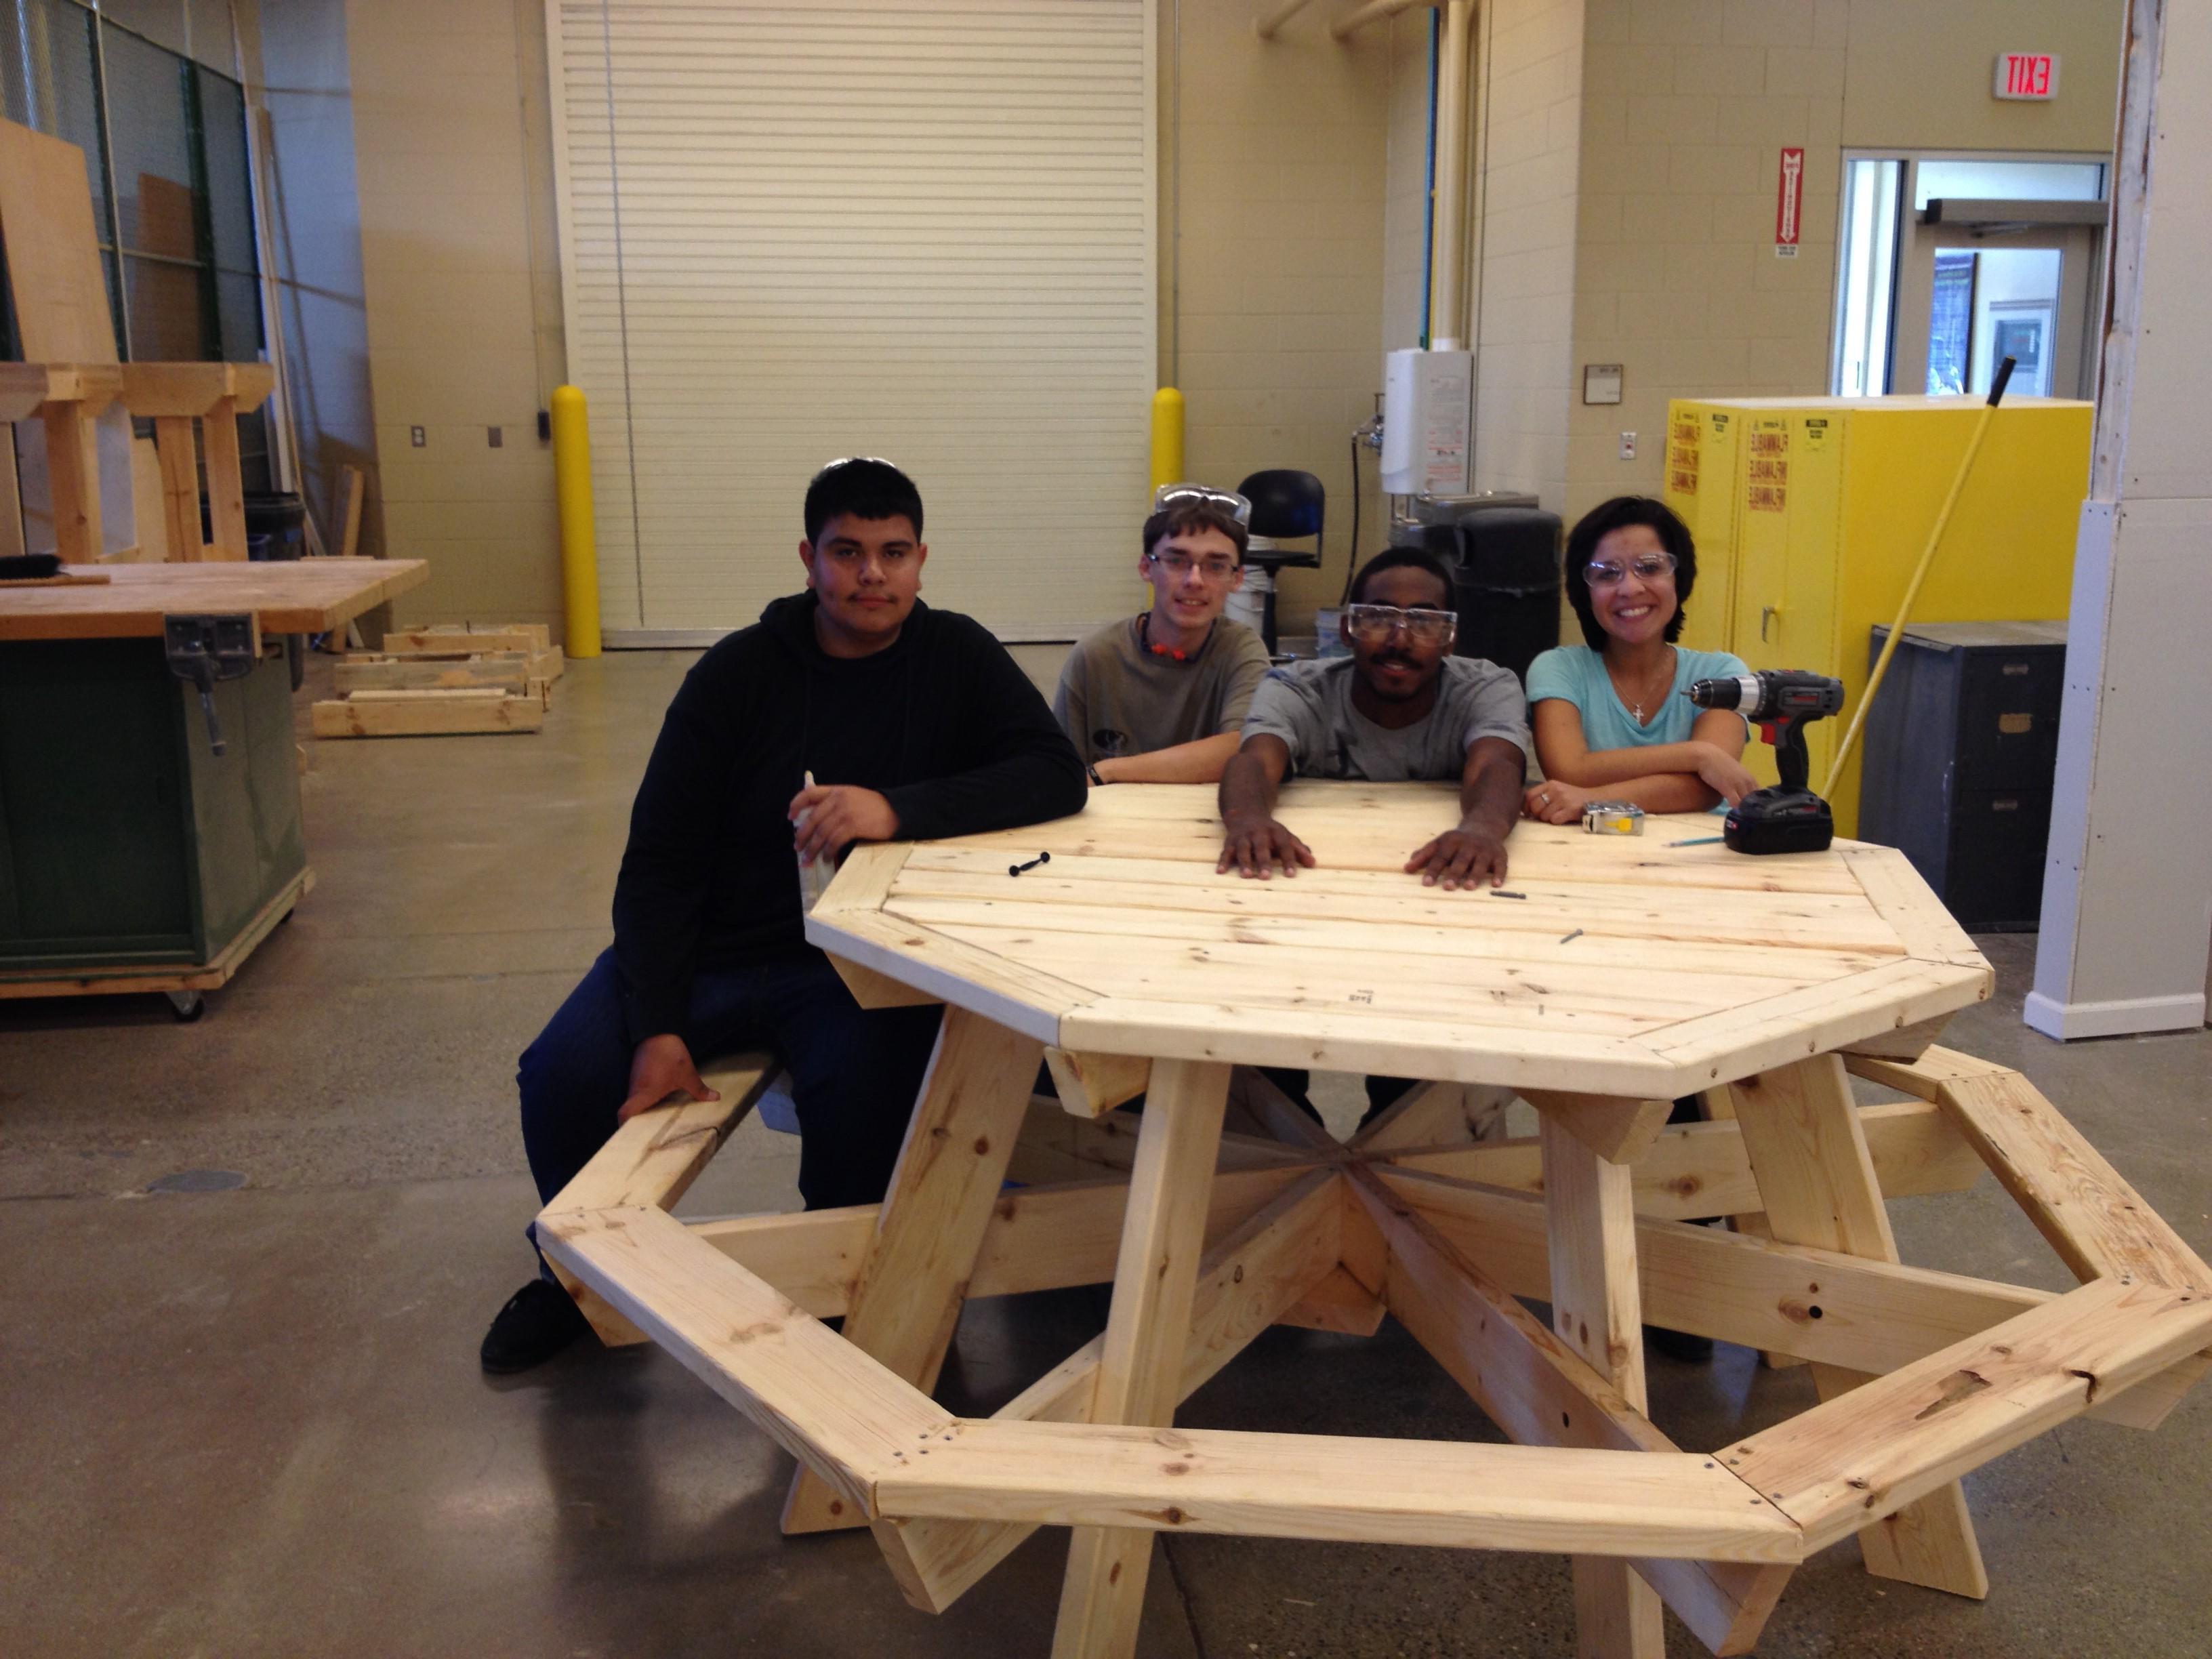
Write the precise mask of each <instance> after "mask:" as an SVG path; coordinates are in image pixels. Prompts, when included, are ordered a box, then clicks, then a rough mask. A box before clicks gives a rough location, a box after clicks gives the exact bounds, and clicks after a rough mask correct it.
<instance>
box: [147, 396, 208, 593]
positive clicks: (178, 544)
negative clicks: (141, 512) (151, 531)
mask: <svg viewBox="0 0 2212 1659" xmlns="http://www.w3.org/2000/svg"><path fill="white" fill-rule="evenodd" d="M198 442H199V441H198V440H197V438H195V437H194V436H193V435H192V417H191V416H189V415H157V416H155V417H154V455H155V459H156V460H158V461H159V462H160V463H161V520H162V523H163V525H164V526H166V527H167V531H168V533H169V559H170V562H172V563H175V564H197V563H198V562H200V560H201V559H202V558H204V556H206V553H207V538H205V537H204V536H203V535H201V534H200V458H199V449H198Z"/></svg>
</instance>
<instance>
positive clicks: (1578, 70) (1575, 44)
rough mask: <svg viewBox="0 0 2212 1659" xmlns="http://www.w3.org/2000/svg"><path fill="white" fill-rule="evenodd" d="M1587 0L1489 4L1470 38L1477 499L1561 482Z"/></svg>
mask: <svg viewBox="0 0 2212 1659" xmlns="http://www.w3.org/2000/svg"><path fill="white" fill-rule="evenodd" d="M1478 48H1479V57H1478V59H1477V82H1478V85H1479V86H1480V89H1481V90H1480V94H1479V96H1478V99H1477V102H1476V107H1475V118H1476V121H1477V123H1478V137H1477V143H1478V146H1479V151H1478V154H1479V158H1480V160H1479V179H1478V183H1477V191H1478V197H1477V199H1478V201H1479V204H1480V220H1479V231H1480V234H1479V237H1478V240H1477V244H1476V247H1475V250H1474V270H1473V272H1472V277H1471V281H1470V283H1469V289H1470V302H1471V306H1472V311H1473V319H1474V320H1473V323H1472V325H1471V326H1472V337H1473V338H1474V340H1475V342H1476V349H1477V352H1478V362H1477V365H1476V374H1475V430H1476V444H1475V466H1474V474H1475V477H1474V483H1475V488H1476V489H1533V490H1534V491H1535V492H1536V493H1537V495H1539V496H1540V497H1541V499H1542V500H1543V501H1544V503H1545V505H1546V506H1547V507H1549V506H1554V505H1555V504H1556V503H1557V502H1558V501H1559V499H1560V497H1561V495H1563V494H1564V493H1565V489H1566V483H1567V437H1568V426H1567V407H1566V391H1567V385H1568V380H1569V376H1570V373H1571V360H1572V357H1573V349H1574V348H1573V340H1574V307H1575V280H1576V276H1575V273H1576V268H1577V259H1578V257H1579V253H1580V250H1579V248H1578V247H1577V218H1576V214H1577V190H1578V181H1577V167H1578V165H1579V161H1580V155H1581V150H1582V110H1583V0H1494V4H1493V6H1492V10H1491V15H1490V16H1489V17H1488V19H1487V20H1486V21H1484V22H1483V23H1482V24H1481V25H1480V35H1479V37H1478Z"/></svg>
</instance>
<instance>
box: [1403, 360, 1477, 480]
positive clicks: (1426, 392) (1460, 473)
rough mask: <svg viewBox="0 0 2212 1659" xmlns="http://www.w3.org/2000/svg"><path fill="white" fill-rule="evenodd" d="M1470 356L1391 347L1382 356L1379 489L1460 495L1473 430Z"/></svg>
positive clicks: (1471, 446) (1472, 378) (1472, 365)
mask: <svg viewBox="0 0 2212 1659" xmlns="http://www.w3.org/2000/svg"><path fill="white" fill-rule="evenodd" d="M1473 437H1474V354H1473V353H1472V352H1466V351H1410V350H1409V351H1391V352H1386V353H1384V354H1383V458H1382V459H1383V492H1384V493H1385V494H1386V495H1466V494H1467V493H1468V458H1469V455H1470V454H1471V453H1472V450H1473Z"/></svg>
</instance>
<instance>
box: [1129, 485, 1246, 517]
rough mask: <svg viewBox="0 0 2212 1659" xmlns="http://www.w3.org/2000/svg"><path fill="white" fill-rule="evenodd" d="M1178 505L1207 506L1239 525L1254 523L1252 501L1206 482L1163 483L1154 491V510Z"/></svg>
mask: <svg viewBox="0 0 2212 1659" xmlns="http://www.w3.org/2000/svg"><path fill="white" fill-rule="evenodd" d="M1176 507H1212V509H1213V510H1214V511H1215V512H1216V513H1225V514H1227V515H1228V516H1229V517H1230V518H1231V519H1233V520H1236V521H1237V523H1238V524H1239V525H1242V526H1246V527H1248V528H1249V526H1250V525H1251V523H1252V503H1251V502H1249V501H1246V500H1245V499H1244V497H1243V496H1242V495H1238V494H1237V492H1236V491H1235V490H1233V489H1207V488H1206V486H1205V485H1204V484H1194V483H1171V484H1162V485H1161V486H1160V487H1159V488H1158V489H1155V490H1154V491H1153V492H1152V511H1153V512H1155V513H1167V512H1171V511H1172V510H1173V509H1175V508H1176Z"/></svg>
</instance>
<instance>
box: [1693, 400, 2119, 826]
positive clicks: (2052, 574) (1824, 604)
mask: <svg viewBox="0 0 2212 1659" xmlns="http://www.w3.org/2000/svg"><path fill="white" fill-rule="evenodd" d="M1981 410H1982V399H1980V398H1971V397H1969V398H1708V399H1677V400H1676V401H1675V402H1674V404H1672V405H1671V406H1670V409H1669V411H1668V483H1667V501H1668V505H1669V506H1670V507H1674V510H1675V511H1676V512H1678V513H1681V514H1682V515H1683V517H1684V519H1685V520H1686V521H1687V522H1688V524H1689V526H1690V529H1691V533H1692V535H1693V536H1695V537H1696V538H1697V544H1698V583H1697V590H1696V592H1695V593H1694V594H1693V595H1692V599H1691V600H1690V604H1689V607H1688V608H1689V617H1690V619H1689V621H1688V623H1686V625H1685V627H1684V629H1683V635H1682V642H1683V643H1684V644H1686V645H1691V646H1695V647H1702V648H1705V649H1708V650H1711V649H1724V650H1729V651H1733V652H1735V653H1736V655H1738V656H1740V657H1741V658H1742V659H1744V660H1745V661H1746V662H1747V663H1748V664H1750V665H1751V666H1752V667H1753V668H1803V669H1809V670H1811V671H1813V672H1814V673H1819V674H1832V675H1834V676H1835V677H1836V678H1838V679H1839V680H1841V681H1842V682H1843V683H1844V714H1843V715H1842V716H1841V717H1839V718H1838V719H1836V720H1822V721H1820V722H1818V723H1817V724H1815V725H1814V726H1811V727H1810V728H1809V729H1808V731H1807V732H1806V739H1807V746H1808V748H1809V749H1810V750H1811V751H1812V757H1813V787H1814V788H1815V789H1818V788H1820V786H1821V784H1822V782H1823V781H1824V780H1825V779H1826V777H1827V775H1828V768H1829V767H1830V765H1831V764H1832V763H1833V761H1834V758H1835V752H1836V745H1837V744H1838V743H1839V742H1840V741H1841V740H1842V738H1843V733H1844V727H1845V726H1847V725H1848V724H1849V723H1850V716H1851V714H1853V713H1855V712H1856V711H1857V708H1858V705H1859V699H1860V697H1861V696H1863V694H1864V692H1865V690H1866V684H1867V671H1868V668H1869V659H1868V647H1869V641H1870V639H1871V637H1872V634H1873V629H1874V627H1875V624H1876V623H1889V622H1892V621H1893V620H1894V619H1895V618H1896V616H1897V607H1898V605H1899V604H1900V603H1901V602H1902V601H1903V599H1904V598H1905V584H1906V583H1908V582H1909V581H1911V580H1912V571H1913V567H1914V566H1915V565H1916V564H1917V563H1918V562H1919V559H1920V555H1921V553H1922V551H1923V550H1924V549H1925V548H1926V546H1927V544H1928V535H1929V531H1931V530H1932V529H1933V528H1934V527H1935V524H1936V513H1939V512H1941V511H1942V506H1943V497H1944V495H1946V494H1947V493H1948V491H1949V489H1950V487H1951V481H1952V479H1953V477H1955V476H1956V474H1957V472H1958V469H1959V463H1960V461H1961V460H1962V459H1965V456H1966V444H1967V441H1968V440H1969V439H1970V438H1971V437H1972V434H1973V428H1974V422H1975V419H1976V418H1977V416H1979V414H1980V413H1981ZM2092 413H2093V409H2092V405H2090V404H2086V403H2079V402H2075V401H2074V400H2072V399H2069V398H2008V399H2007V400H2006V401H2005V403H2004V404H2002V407H2000V408H1999V409H1998V410H1997V412H1996V416H1995V418H1994V419H1992V420H1991V421H1990V430H1989V435H1988V436H1987V437H1986V438H1984V440H1983V441H1982V452H1981V454H1980V456H1979V457H1978V459H1976V461H1975V463H1974V471H1973V474H1972V477H1969V478H1968V479H1967V481H1966V489H1965V491H1964V492H1963V493H1962V494H1961V495H1960V497H1959V505H1958V507H1957V509H1956V510H1955V511H1954V513H1952V515H1951V525H1950V528H1949V529H1948V531H1947V532H1945V534H1944V537H1943V544H1942V548H1941V549H1940V550H1938V551H1937V553H1936V562H1935V564H1934V566H1933V567H1932V568H1930V569H1929V573H1928V580H1927V581H1926V583H1925V584H1924V585H1923V586H1922V588H1921V590H1920V597H1919V598H1918V599H1917V600H1916V601H1915V602H1914V604H1913V607H1912V616H1911V620H1912V621H1913V622H1917V623H1928V622H2036V621H2043V620H2048V619H2057V618H2063V617H2065V615H2066V612H2067V608H2068V600H2069V592H2070V590H2071V586H2072V583H2073V574H2074V532H2075V524H2076V523H2077V521H2078V520H2079V519H2080V517H2081V501H2082V499H2083V498H2084V497H2085V496H2086V495H2087V494H2088V489H2089V446H2090V441H2091V436H2090V432H2091V416H2092ZM1723 417H1726V418H1723ZM1691 438H1694V440H1695V445H1694V451H1695V453H1694V456H1693V457H1692V458H1690V459H1689V464H1688V465H1676V454H1677V446H1678V445H1684V446H1685V447H1687V441H1688V440H1689V439H1691ZM1685 486H1686V487H1685ZM1723 549H1725V551H1723ZM1723 573H1724V574H1723ZM1862 741H1863V740H1862ZM1745 760H1746V763H1747V764H1748V765H1749V766H1750V768H1751V769H1752V770H1753V772H1754V773H1756V774H1757V775H1759V777H1760V779H1761V780H1762V781H1768V782H1771V781H1773V778H1774V757H1773V751H1772V750H1770V749H1768V748H1767V747H1766V746H1765V744H1761V743H1759V741H1758V740H1757V738H1756V737H1755V736H1754V738H1753V742H1752V744H1751V749H1750V750H1747V752H1746V754H1745ZM1859 761H1860V756H1859V755H1857V754H1854V755H1853V756H1852V757H1851V762H1850V766H1849V767H1848V768H1847V769H1845V771H1844V775H1843V777H1842V778H1841V779H1840V780H1838V783H1837V785H1836V788H1835V790H1834V792H1833V794H1832V798H1831V800H1830V805H1832V806H1833V807H1834V808H1835V812H1836V829H1837V833H1838V834H1839V835H1845V836H1849V835H1853V834H1856V833H1857V828H1858V800H1859ZM1934 805H1935V804H1934V803H1931V804H1930V809H1931V810H1933V808H1934Z"/></svg>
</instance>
